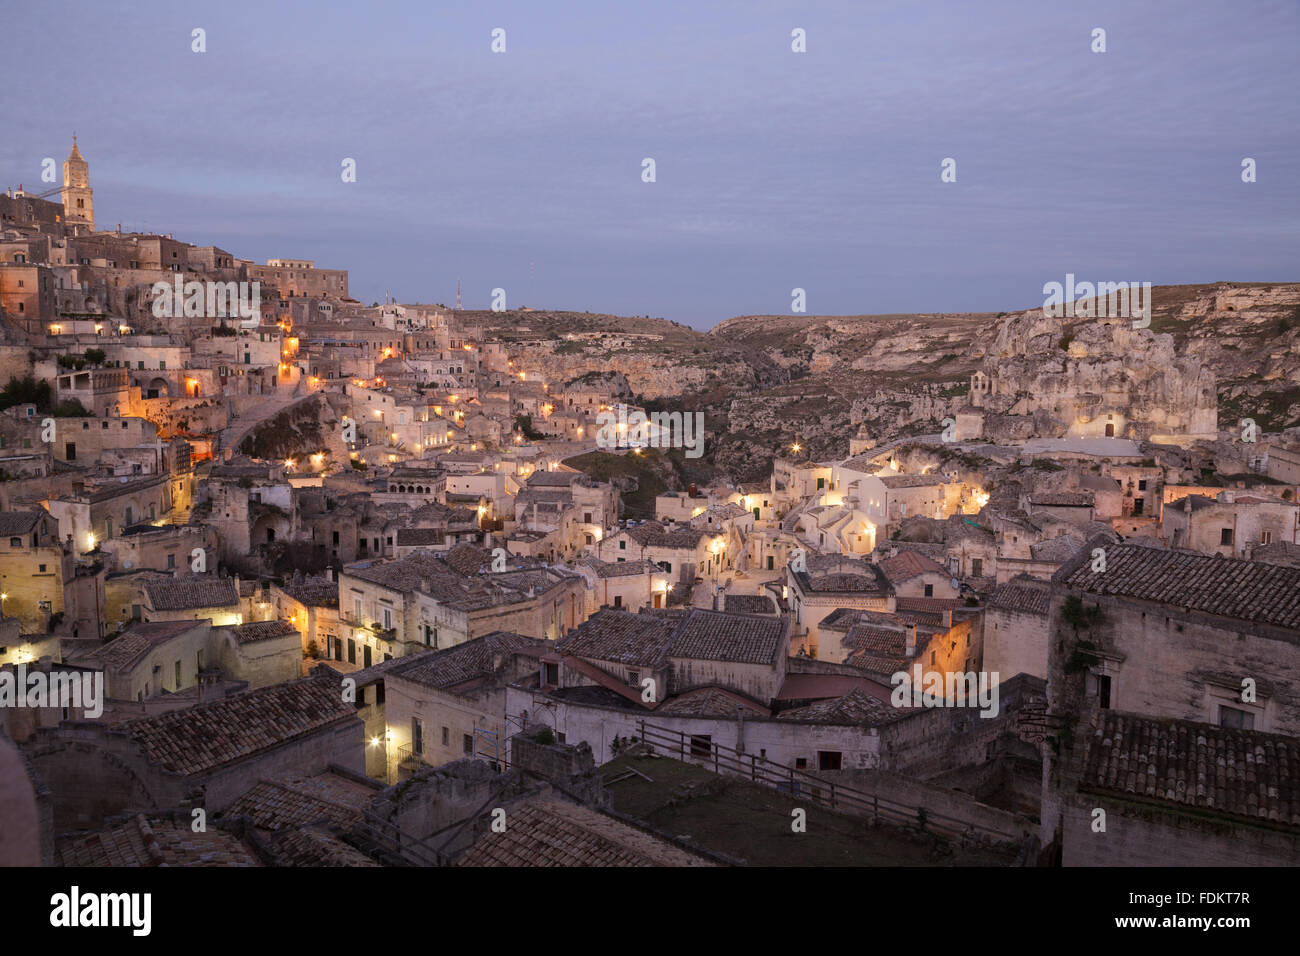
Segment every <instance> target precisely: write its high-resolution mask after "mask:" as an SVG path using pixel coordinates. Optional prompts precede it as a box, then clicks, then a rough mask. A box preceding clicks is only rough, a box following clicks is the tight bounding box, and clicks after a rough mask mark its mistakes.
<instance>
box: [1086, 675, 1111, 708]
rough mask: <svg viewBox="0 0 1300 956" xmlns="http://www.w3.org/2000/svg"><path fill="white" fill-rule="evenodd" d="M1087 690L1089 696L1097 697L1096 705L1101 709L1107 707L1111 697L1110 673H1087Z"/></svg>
mask: <svg viewBox="0 0 1300 956" xmlns="http://www.w3.org/2000/svg"><path fill="white" fill-rule="evenodd" d="M1088 692H1089V694H1090V695H1091V696H1093V697H1096V698H1097V706H1098V707H1100V708H1102V709H1103V710H1106V709H1109V707H1110V697H1111V686H1110V675H1109V674H1089V675H1088Z"/></svg>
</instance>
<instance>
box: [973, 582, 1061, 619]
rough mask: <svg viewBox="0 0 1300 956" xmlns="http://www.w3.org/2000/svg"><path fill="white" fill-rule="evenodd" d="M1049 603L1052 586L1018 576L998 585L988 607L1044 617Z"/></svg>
mask: <svg viewBox="0 0 1300 956" xmlns="http://www.w3.org/2000/svg"><path fill="white" fill-rule="evenodd" d="M1051 603H1052V585H1051V584H1050V583H1049V582H1047V581H1040V580H1038V579H1037V578H1031V577H1029V576H1028V575H1026V574H1020V575H1017V576H1016V577H1014V578H1012V579H1011V580H1010V581H1008V582H1006V583H1005V584H999V585H998V587H997V589H996V590H995V591H994V592H993V594H992V596H991V597H990V598H989V603H988V606H989V607H990V608H998V609H999V610H1003V611H1019V612H1020V613H1022V614H1037V615H1040V616H1042V617H1046V616H1047V609H1048V607H1049V606H1050V605H1051Z"/></svg>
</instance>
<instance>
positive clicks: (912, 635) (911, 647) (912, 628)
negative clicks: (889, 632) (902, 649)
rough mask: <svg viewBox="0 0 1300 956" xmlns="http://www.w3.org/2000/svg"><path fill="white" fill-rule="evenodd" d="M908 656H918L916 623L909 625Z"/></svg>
mask: <svg viewBox="0 0 1300 956" xmlns="http://www.w3.org/2000/svg"><path fill="white" fill-rule="evenodd" d="M907 656H908V657H915V656H916V625H915V624H909V625H907Z"/></svg>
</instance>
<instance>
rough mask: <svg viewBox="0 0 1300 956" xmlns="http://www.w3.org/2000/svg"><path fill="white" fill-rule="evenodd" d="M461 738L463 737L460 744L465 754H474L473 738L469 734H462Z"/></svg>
mask: <svg viewBox="0 0 1300 956" xmlns="http://www.w3.org/2000/svg"><path fill="white" fill-rule="evenodd" d="M463 737H464V739H463V741H462V742H463V744H464V749H465V753H467V754H472V753H473V752H474V738H473V736H472V735H470V734H464V735H463Z"/></svg>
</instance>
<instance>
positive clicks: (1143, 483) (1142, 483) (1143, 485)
mask: <svg viewBox="0 0 1300 956" xmlns="http://www.w3.org/2000/svg"><path fill="white" fill-rule="evenodd" d="M1146 490H1147V480H1146V479H1145V478H1139V479H1138V491H1146Z"/></svg>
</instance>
